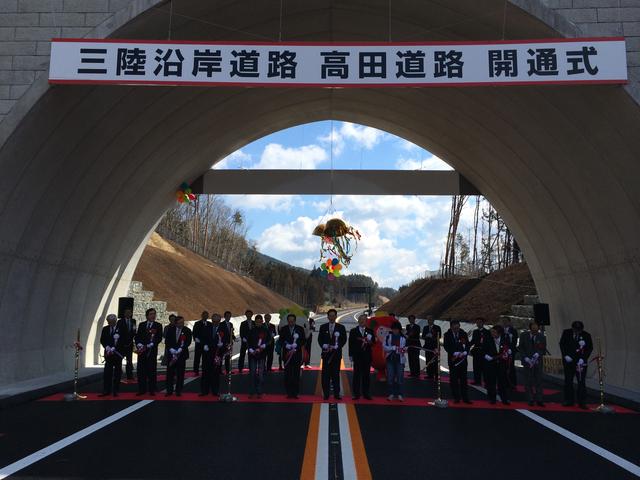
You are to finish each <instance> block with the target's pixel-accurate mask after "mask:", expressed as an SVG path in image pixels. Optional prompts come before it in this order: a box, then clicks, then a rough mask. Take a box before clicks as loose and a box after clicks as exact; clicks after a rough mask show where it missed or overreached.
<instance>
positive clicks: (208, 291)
mask: <svg viewBox="0 0 640 480" xmlns="http://www.w3.org/2000/svg"><path fill="white" fill-rule="evenodd" d="M133 279H134V280H138V281H140V282H142V284H143V287H144V289H145V290H152V291H153V292H154V299H155V300H161V301H165V302H167V309H168V310H172V311H177V312H179V313H180V315H183V316H184V317H185V318H186V319H187V320H193V319H197V318H200V313H201V312H202V310H208V311H209V313H212V312H219V313H221V314H222V313H223V312H224V311H225V310H230V311H231V312H232V313H233V315H234V316H235V315H240V314H243V313H244V311H245V310H246V309H247V308H250V309H251V310H253V311H254V312H256V313H265V312H277V311H278V310H280V309H281V308H286V307H289V306H292V305H295V304H294V303H293V302H292V301H291V300H288V299H286V298H285V297H283V296H281V295H278V294H277V293H275V292H273V291H271V290H269V289H268V288H267V287H265V286H263V285H260V284H259V283H257V282H255V281H254V280H252V279H250V278H248V277H243V276H241V275H237V274H235V273H232V272H229V271H227V270H225V269H223V268H221V267H219V266H218V265H216V264H214V263H212V262H211V261H209V260H207V259H206V258H203V257H201V256H199V255H196V254H195V253H193V252H191V251H190V250H187V249H186V248H183V247H181V246H179V245H177V244H175V243H173V242H170V241H168V240H165V239H164V238H162V237H161V236H160V235H158V234H156V233H154V234H153V235H152V236H151V239H150V240H149V243H148V244H147V246H146V248H145V250H144V253H143V254H142V258H141V259H140V263H138V267H137V268H136V271H135V273H134V274H133Z"/></svg>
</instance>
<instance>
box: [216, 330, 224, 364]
mask: <svg viewBox="0 0 640 480" xmlns="http://www.w3.org/2000/svg"><path fill="white" fill-rule="evenodd" d="M223 337H224V333H222V332H221V331H218V344H220V343H223V342H222V338H223ZM219 348H220V347H219V346H218V345H216V355H215V357H213V364H214V365H222V357H224V356H225V354H226V349H225V350H223V352H222V355H218V349H219Z"/></svg>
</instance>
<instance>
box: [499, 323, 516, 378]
mask: <svg viewBox="0 0 640 480" xmlns="http://www.w3.org/2000/svg"><path fill="white" fill-rule="evenodd" d="M502 328H504V335H505V337H506V338H507V339H508V340H509V348H510V349H511V351H512V352H513V354H512V355H511V358H510V359H509V361H510V362H511V364H510V365H509V370H508V371H507V375H508V379H509V384H508V385H509V387H510V388H512V389H515V388H516V385H517V384H518V377H517V375H516V352H517V351H518V330H516V329H515V328H514V327H513V325H511V319H510V318H509V317H502Z"/></svg>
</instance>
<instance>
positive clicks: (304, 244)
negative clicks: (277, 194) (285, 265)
mask: <svg viewBox="0 0 640 480" xmlns="http://www.w3.org/2000/svg"><path fill="white" fill-rule="evenodd" d="M318 221H319V219H316V220H314V219H311V218H309V217H298V218H296V219H295V220H293V221H291V222H289V223H286V224H282V223H276V224H274V225H271V226H270V227H268V228H266V229H265V230H264V231H263V232H262V233H261V234H260V238H258V240H257V245H258V249H259V250H260V251H261V252H263V253H266V254H267V255H273V256H276V258H280V259H282V260H284V261H288V262H291V263H293V264H294V265H309V264H311V265H313V257H311V253H312V252H314V251H315V252H316V253H317V252H318V245H319V239H318V237H314V236H313V235H311V232H313V229H314V228H315V226H316V225H317V224H318ZM301 252H302V253H303V255H302V256H300V255H299V253H301ZM292 254H293V255H292Z"/></svg>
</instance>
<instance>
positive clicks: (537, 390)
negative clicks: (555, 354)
mask: <svg viewBox="0 0 640 480" xmlns="http://www.w3.org/2000/svg"><path fill="white" fill-rule="evenodd" d="M518 351H519V353H520V359H521V360H522V366H523V367H524V381H525V388H526V391H527V400H529V405H530V406H533V405H534V400H535V402H536V403H537V404H538V406H539V407H544V403H543V402H542V357H543V356H544V355H545V353H546V352H547V339H546V337H545V336H544V334H543V333H542V332H541V331H540V327H539V326H538V324H537V323H536V322H531V323H530V324H529V331H528V332H522V333H521V334H520V343H519V345H518Z"/></svg>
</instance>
